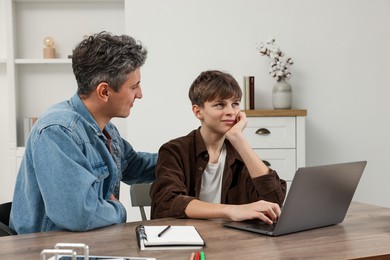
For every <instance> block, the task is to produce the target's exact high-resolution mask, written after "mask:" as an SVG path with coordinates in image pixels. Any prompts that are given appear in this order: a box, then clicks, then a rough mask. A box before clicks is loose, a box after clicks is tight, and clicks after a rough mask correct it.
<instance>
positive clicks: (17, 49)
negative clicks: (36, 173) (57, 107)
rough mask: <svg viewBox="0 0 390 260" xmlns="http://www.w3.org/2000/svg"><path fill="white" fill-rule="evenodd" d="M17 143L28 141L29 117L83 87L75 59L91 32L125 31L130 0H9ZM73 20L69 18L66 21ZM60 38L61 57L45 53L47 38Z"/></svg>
mask: <svg viewBox="0 0 390 260" xmlns="http://www.w3.org/2000/svg"><path fill="white" fill-rule="evenodd" d="M7 1H8V6H9V9H10V10H8V11H9V13H10V14H11V17H10V19H9V24H8V25H7V26H9V30H8V31H9V32H10V33H11V35H10V36H11V37H10V40H9V45H10V48H9V53H8V54H9V57H8V59H9V60H8V62H9V63H10V64H11V71H10V73H9V75H8V77H9V78H10V84H9V87H10V100H11V104H10V109H13V110H15V115H14V116H11V124H10V125H13V126H14V129H11V135H12V134H13V135H14V136H12V137H11V144H10V146H11V149H14V148H15V149H19V148H20V147H23V146H24V144H25V140H24V134H23V131H22V130H23V119H24V118H25V117H37V116H39V115H40V114H41V113H42V112H43V111H44V110H46V109H47V108H48V107H49V106H51V105H53V104H55V103H57V102H59V101H62V100H65V99H68V98H69V97H70V96H71V95H73V93H75V91H76V89H77V85H76V81H75V79H74V76H73V73H72V66H71V59H69V58H68V56H69V55H71V54H72V50H73V48H74V46H75V45H76V44H77V43H78V42H80V41H81V40H82V38H83V37H84V36H85V35H89V34H91V33H96V32H100V31H109V32H112V33H117V34H122V33H125V14H124V0H114V1H112V0H106V1H103V0H81V1H68V0H55V1H53V0H7ZM64 21H67V22H64ZM46 36H51V37H53V39H54V43H55V49H56V58H55V59H43V48H44V47H45V46H44V43H43V40H44V38H45V37H46Z"/></svg>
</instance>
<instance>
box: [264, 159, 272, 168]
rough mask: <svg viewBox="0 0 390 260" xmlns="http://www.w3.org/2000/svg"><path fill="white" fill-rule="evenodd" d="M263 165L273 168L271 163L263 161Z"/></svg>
mask: <svg viewBox="0 0 390 260" xmlns="http://www.w3.org/2000/svg"><path fill="white" fill-rule="evenodd" d="M263 163H264V164H265V166H267V167H270V166H271V164H270V163H269V161H266V160H263Z"/></svg>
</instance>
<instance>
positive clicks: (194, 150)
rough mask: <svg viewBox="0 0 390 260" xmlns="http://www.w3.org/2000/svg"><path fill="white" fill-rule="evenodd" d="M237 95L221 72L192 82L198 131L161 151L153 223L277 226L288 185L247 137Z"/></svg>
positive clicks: (234, 85) (233, 82) (233, 84)
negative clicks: (190, 220) (255, 222)
mask: <svg viewBox="0 0 390 260" xmlns="http://www.w3.org/2000/svg"><path fill="white" fill-rule="evenodd" d="M241 96H242V92H241V89H240V86H239V85H238V83H237V81H236V80H235V79H234V78H233V77H232V76H231V75H230V74H227V73H224V72H221V71H205V72H202V73H201V74H200V75H199V76H198V77H197V78H196V79H195V81H194V82H193V83H192V85H191V87H190V90H189V98H190V100H191V103H192V111H193V113H194V115H195V117H196V118H198V119H199V121H200V127H199V128H198V129H197V130H193V131H192V132H191V133H189V134H188V135H186V136H183V137H179V138H176V139H174V140H171V141H169V142H168V143H166V144H164V145H163V146H162V147H161V148H160V151H159V158H158V163H157V166H156V174H157V178H156V181H155V182H154V183H153V186H152V190H151V196H152V218H164V217H177V218H183V217H188V218H202V219H213V218H224V219H229V220H234V221H239V220H246V219H254V218H258V219H261V220H263V221H265V222H267V223H269V224H272V223H274V222H275V221H277V219H278V218H279V215H280V206H281V205H282V203H283V200H284V198H285V195H286V182H285V181H284V180H281V179H280V178H279V176H278V174H277V173H276V172H275V171H274V170H272V169H269V168H268V167H267V166H266V165H265V164H264V163H263V161H262V160H261V159H260V158H259V157H258V156H257V154H256V153H255V152H254V151H253V150H252V148H251V146H250V144H249V143H248V141H247V139H246V138H245V136H244V134H243V130H244V128H245V127H246V124H247V119H246V115H245V113H244V112H241V111H240V102H241Z"/></svg>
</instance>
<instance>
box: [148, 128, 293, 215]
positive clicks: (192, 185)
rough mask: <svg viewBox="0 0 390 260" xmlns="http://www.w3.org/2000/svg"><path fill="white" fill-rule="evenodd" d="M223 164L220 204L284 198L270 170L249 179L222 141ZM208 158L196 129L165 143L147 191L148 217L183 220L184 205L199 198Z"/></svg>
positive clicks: (281, 182) (282, 185)
mask: <svg viewBox="0 0 390 260" xmlns="http://www.w3.org/2000/svg"><path fill="white" fill-rule="evenodd" d="M225 145H226V162H225V169H224V172H223V177H222V191H221V203H223V204H246V203H250V202H255V201H258V200H267V201H271V202H275V203H278V204H279V205H280V206H281V205H282V203H283V200H284V198H285V195H286V182H285V181H284V180H282V179H280V178H279V176H278V174H277V173H276V171H274V170H270V173H269V174H267V175H263V176H260V177H257V178H254V179H252V178H251V177H250V175H249V172H248V169H247V168H246V166H245V164H244V162H243V160H242V159H241V157H240V155H239V154H238V152H237V151H236V150H235V149H234V147H233V146H232V145H231V144H230V142H229V141H228V140H225ZM208 158H209V155H208V153H207V149H206V146H205V144H204V141H203V138H202V136H201V134H200V128H198V129H197V130H194V131H192V132H191V133H189V134H188V135H187V136H183V137H179V138H177V139H174V140H171V141H169V142H168V143H165V144H164V145H163V146H162V147H161V148H160V150H159V156H158V162H157V166H156V180H155V182H154V183H153V185H152V188H151V197H152V209H151V218H152V219H155V218H164V217H176V218H182V217H186V215H185V212H184V211H185V208H186V207H187V205H188V203H189V202H190V201H191V200H193V199H195V198H199V193H200V188H201V182H202V174H203V171H204V170H205V169H206V166H207V163H208Z"/></svg>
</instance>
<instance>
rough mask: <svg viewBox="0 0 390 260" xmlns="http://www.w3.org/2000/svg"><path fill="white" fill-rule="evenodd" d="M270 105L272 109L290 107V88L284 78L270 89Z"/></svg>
mask: <svg viewBox="0 0 390 260" xmlns="http://www.w3.org/2000/svg"><path fill="white" fill-rule="evenodd" d="M272 106H273V107H274V109H290V108H291V107H292V88H291V85H290V84H289V83H288V82H287V81H285V80H284V79H282V80H280V81H278V82H276V83H275V85H274V87H273V89H272Z"/></svg>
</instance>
